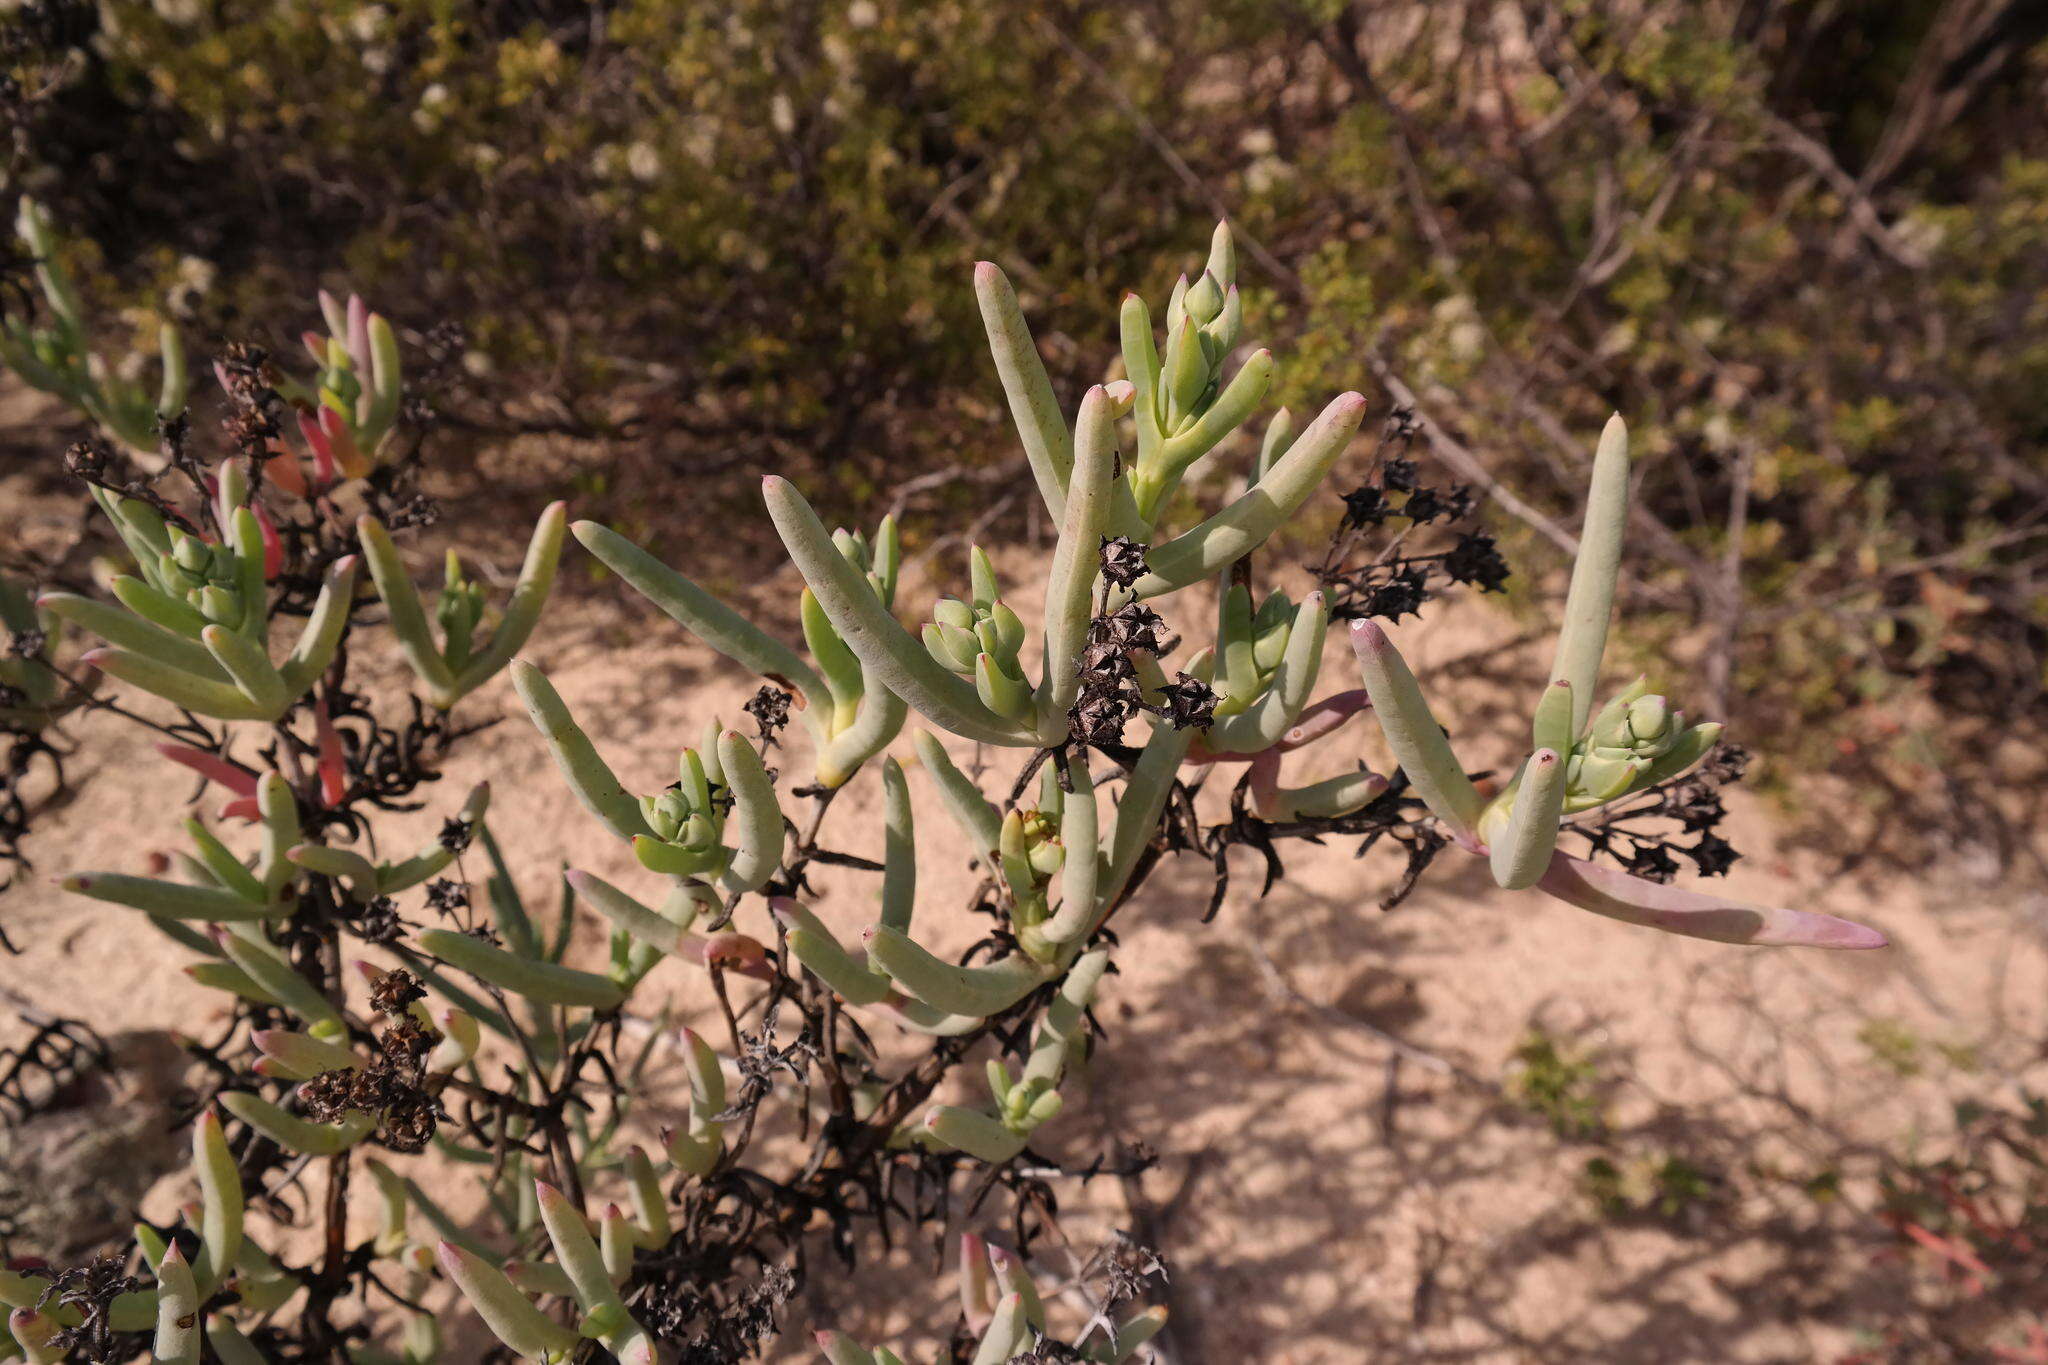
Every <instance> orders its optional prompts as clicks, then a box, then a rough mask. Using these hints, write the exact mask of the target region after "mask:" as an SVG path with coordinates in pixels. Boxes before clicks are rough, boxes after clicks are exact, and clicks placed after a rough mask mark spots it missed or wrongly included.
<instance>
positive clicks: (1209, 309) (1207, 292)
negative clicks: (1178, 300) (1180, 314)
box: [1183, 270, 1223, 327]
mask: <svg viewBox="0 0 2048 1365" xmlns="http://www.w3.org/2000/svg"><path fill="white" fill-rule="evenodd" d="M1183 306H1184V307H1185V308H1186V309H1187V315H1188V316H1189V317H1190V318H1192V319H1193V320H1194V323H1195V325H1196V326H1197V327H1200V326H1203V325H1205V324H1207V323H1209V322H1213V321H1214V320H1215V319H1216V318H1217V317H1218V316H1219V315H1220V314H1221V313H1222V312H1223V286H1221V285H1219V284H1218V283H1216V277H1215V276H1214V275H1212V274H1210V273H1209V272H1208V271H1206V270H1204V271H1203V272H1202V278H1201V279H1199V280H1197V281H1195V283H1194V285H1193V286H1192V287H1191V288H1190V289H1189V290H1188V294H1187V300H1186V303H1185V304H1184V305H1183Z"/></svg>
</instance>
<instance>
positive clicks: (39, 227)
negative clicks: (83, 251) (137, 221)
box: [0, 196, 191, 456]
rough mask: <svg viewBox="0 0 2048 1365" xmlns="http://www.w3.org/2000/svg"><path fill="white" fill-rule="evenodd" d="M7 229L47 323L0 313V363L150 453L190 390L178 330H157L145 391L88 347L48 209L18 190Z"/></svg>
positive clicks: (86, 323)
mask: <svg viewBox="0 0 2048 1365" xmlns="http://www.w3.org/2000/svg"><path fill="white" fill-rule="evenodd" d="M14 230H15V233H16V235H18V236H19V237H20V238H21V241H22V244H23V245H24V246H26V247H27V248H28V251H29V254H30V256H31V257H32V258H33V259H34V261H35V278H36V285H37V288H38V290H39V292H40V293H41V295H42V299H43V303H44V305H45V306H46V307H47V308H48V309H49V322H48V323H47V324H46V325H44V326H41V327H38V326H35V325H34V323H33V322H32V321H31V320H30V319H28V318H22V317H8V318H0V365H5V366H6V367H7V368H8V369H10V370H12V371H14V373H16V374H17V375H19V376H21V378H22V380H23V382H25V383H27V384H29V385H30V386H31V387H34V388H37V389H41V390H42V391H43V392H45V393H48V394H52V395H54V396H55V397H58V398H61V399H63V400H64V401H65V402H67V403H69V404H70V405H71V406H73V407H75V408H77V409H78V410H79V411H81V412H83V413H85V414H86V415H87V416H89V417H90V418H92V420H93V421H94V422H96V423H98V424H99V426H100V427H101V428H102V429H103V430H105V431H106V432H107V433H109V434H110V435H112V436H113V437H114V438H115V439H117V440H119V441H120V442H121V443H122V444H123V445H126V446H127V447H128V448H129V449H130V450H133V451H136V452H137V453H139V454H142V455H145V456H154V455H155V454H156V453H157V428H158V425H159V424H160V423H161V422H162V421H163V419H165V418H167V417H174V416H176V415H177V414H178V413H180V412H183V411H184V410H185V399H186V395H187V394H188V393H189V392H190V389H191V380H190V376H189V375H188V373H187V371H186V364H185V345H184V342H183V341H182V340H181V339H180V338H179V336H178V329H177V328H175V327H173V326H171V325H170V324H169V323H165V324H164V325H163V326H162V327H161V328H159V329H158V332H157V347H158V357H157V358H158V367H159V369H160V371H161V377H160V380H159V383H158V385H157V387H156V389H155V391H154V392H151V391H150V390H149V389H147V388H145V387H144V386H143V385H142V384H141V383H140V382H138V381H137V380H136V379H134V378H132V377H129V376H126V375H124V374H123V373H122V372H121V371H122V369H123V368H124V367H122V366H118V365H109V364H108V363H107V362H106V360H105V359H104V358H103V357H102V356H101V355H100V354H99V353H98V352H96V351H94V350H92V349H91V347H90V345H89V338H88V333H89V331H90V329H91V322H90V319H88V318H87V316H86V313H85V305H84V303H83V302H82V301H81V300H80V298H79V295H78V290H77V288H76V286H74V285H73V284H72V281H71V276H70V274H69V272H67V271H66V270H65V269H64V263H63V260H62V259H61V256H62V250H63V247H62V243H61V242H60V241H59V240H58V237H57V229H56V225H55V224H54V223H53V222H52V221H51V218H50V211H49V210H48V209H46V208H44V207H43V206H42V205H41V204H38V203H37V202H36V201H35V200H33V199H30V198H28V197H26V196H23V198H22V199H21V202H20V205H19V209H18V211H17V213H16V215H15V219H14ZM138 359H139V357H138Z"/></svg>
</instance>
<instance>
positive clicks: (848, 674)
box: [572, 517, 908, 788]
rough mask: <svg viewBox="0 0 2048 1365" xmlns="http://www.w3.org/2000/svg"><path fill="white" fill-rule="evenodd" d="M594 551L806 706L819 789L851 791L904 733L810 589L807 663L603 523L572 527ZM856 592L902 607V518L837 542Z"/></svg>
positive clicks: (806, 596)
mask: <svg viewBox="0 0 2048 1365" xmlns="http://www.w3.org/2000/svg"><path fill="white" fill-rule="evenodd" d="M572 529H573V530H574V531H575V533H576V538H577V539H578V540H579V541H581V542H582V543H583V546H584V548H585V549H587V550H589V551H590V552H591V553H592V554H594V555H596V556H597V558H598V559H599V560H600V561H602V562H603V564H604V565H605V567H607V568H609V569H610V570H611V571H612V572H613V573H616V574H617V575H619V577H621V578H623V579H625V580H626V581H627V582H628V583H630V584H632V585H633V586H634V587H635V588H637V589H638V590H639V591H640V592H641V593H643V594H645V595H646V597H647V599H648V600H649V601H651V602H653V603H654V604H655V605H656V606H658V607H660V608H661V609H662V610H663V611H664V612H666V613H668V615H669V616H671V617H673V618H674V619H675V620H676V621H677V622H679V623H680V624H681V625H682V626H683V627H684V628H685V629H687V630H689V631H690V632H691V633H692V634H694V635H696V636H697V637H698V638H699V639H701V640H703V641H704V643H706V644H708V645H710V646H711V647H712V648H713V649H715V650H717V651H718V652H719V653H721V654H723V655H725V656H726V657H727V658H729V659H731V660H733V661H734V662H735V663H738V664H740V665H741V666H742V667H745V668H748V669H751V670H752V671H753V672H755V673H756V674H758V675H760V676H761V677H762V678H764V679H766V680H767V681H768V682H770V683H771V684H773V685H774V686H776V687H779V688H781V689H783V690H785V691H788V692H791V693H793V694H795V695H796V697H797V698H799V705H800V706H801V708H802V709H801V710H800V711H799V712H798V714H799V715H801V716H802V718H803V722H804V725H805V728H806V729H808V730H809V731H810V733H811V738H812V741H813V745H814V747H815V749H816V757H815V759H814V764H815V773H816V776H817V781H818V785H820V786H823V787H831V788H836V787H840V786H843V785H844V784H845V783H846V782H847V780H848V779H849V778H851V777H852V776H853V775H854V773H855V772H857V771H859V769H860V767H861V765H862V764H863V763H866V762H867V761H868V760H869V759H870V758H873V757H874V756H875V755H876V754H878V753H880V752H881V751H882V750H883V749H884V748H886V747H887V746H888V745H889V744H890V743H891V742H892V741H894V740H895V738H896V736H897V735H898V734H899V733H900V732H901V731H902V729H903V720H904V717H905V715H906V714H908V713H907V711H906V710H905V708H904V705H903V703H902V701H901V700H899V699H898V697H897V696H896V694H895V693H894V692H892V691H890V690H889V688H888V686H887V685H886V684H885V683H884V682H883V681H882V679H881V678H880V676H879V675H877V674H875V673H874V672H873V671H872V670H871V669H870V668H869V667H868V666H867V665H866V664H864V663H863V662H862V661H861V660H859V659H858V658H856V657H855V655H854V653H853V651H852V650H851V649H849V648H848V647H847V643H846V641H845V640H844V639H843V638H842V637H841V635H840V633H839V629H838V627H837V626H835V625H834V624H833V622H832V620H831V619H830V618H829V617H828V616H827V615H826V613H825V611H824V609H823V608H822V607H821V606H820V605H819V604H818V599H817V597H816V595H815V594H813V593H812V591H811V590H810V589H809V588H805V589H804V590H803V592H802V593H801V594H800V597H799V602H798V606H799V611H800V616H801V619H802V622H803V633H804V644H805V647H806V648H807V650H808V651H809V654H810V658H809V660H808V661H806V660H805V658H804V657H803V656H802V655H800V654H798V653H797V652H796V651H795V650H793V649H791V648H790V647H789V646H787V645H785V644H783V643H782V642H781V641H779V640H777V639H775V638H774V637H773V636H771V635H769V634H768V633H767V632H765V631H763V630H761V629H760V628H759V627H757V626H755V625H754V624H753V623H752V622H751V621H748V620H747V619H746V618H745V617H743V616H741V615H740V614H739V613H738V612H735V611H734V610H732V608H730V607H728V606H726V605H725V604H724V603H723V602H720V601H719V600H718V599H717V598H715V597H713V596H712V595H711V594H709V593H707V592H706V591H704V589H702V588H700V587H698V586H697V585H696V584H695V583H693V582H691V581H690V580H689V579H687V578H685V577H683V575H681V574H679V573H677V572H676V571H675V570H673V569H671V568H669V567H668V566H667V565H665V564H663V563H662V562H661V561H660V560H658V559H656V558H655V557H654V556H653V555H651V554H649V553H648V552H647V551H645V550H643V549H641V548H640V547H639V546H637V545H635V544H633V542H632V541H630V540H627V539H626V538H625V537H624V536H621V535H619V534H618V533H617V532H615V531H613V530H611V529H610V528H608V527H604V526H600V525H598V524H597V523H596V522H589V521H579V522H577V523H576V525H575V526H574V527H573V528H572ZM830 540H831V543H832V547H833V551H834V553H835V554H836V555H837V556H839V557H840V558H841V559H842V560H843V561H844V563H845V566H846V570H847V577H848V579H849V581H850V582H851V583H852V584H853V585H854V586H853V587H852V589H851V590H852V591H854V592H856V593H860V594H862V595H864V596H866V597H867V598H868V599H870V600H872V601H873V602H874V603H875V604H877V605H878V606H879V608H880V609H881V610H882V611H884V612H886V611H888V610H889V609H890V608H891V607H893V606H894V605H895V601H896V574H897V570H898V568H899V566H900V564H901V559H902V549H901V545H900V543H899V541H898V537H897V533H896V522H895V519H894V518H893V517H884V518H883V519H882V524H881V526H880V527H879V528H878V529H877V530H876V532H875V536H874V539H873V540H872V541H870V540H869V539H867V538H866V537H865V536H863V535H861V534H860V533H859V532H857V531H847V530H840V531H836V532H834V533H833V534H832V536H831V537H830Z"/></svg>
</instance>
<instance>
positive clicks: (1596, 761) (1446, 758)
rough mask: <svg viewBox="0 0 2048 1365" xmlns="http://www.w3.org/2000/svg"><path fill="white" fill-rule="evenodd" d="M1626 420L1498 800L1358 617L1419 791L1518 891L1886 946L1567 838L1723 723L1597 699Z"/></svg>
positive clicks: (1700, 750)
mask: <svg viewBox="0 0 2048 1365" xmlns="http://www.w3.org/2000/svg"><path fill="white" fill-rule="evenodd" d="M1628 483H1629V469H1628V428H1627V426H1626V425H1625V424H1624V423H1623V422H1622V420H1621V417H1620V416H1619V415H1618V414H1617V415H1616V416H1615V417H1614V418H1613V419H1612V420H1610V421H1609V422H1608V424H1607V429H1606V430H1605V431H1603V432H1602V433H1601V435H1600V442H1599V445H1598V447H1597V449H1596V450H1595V452H1594V456H1593V475H1592V487H1591V491H1590V493H1589V495H1588V498H1587V505H1586V518H1585V525H1584V527H1583V529H1582V531H1581V533H1580V541H1579V553H1578V558H1577V560H1576V562H1575V563H1574V564H1573V566H1572V578H1571V587H1570V590H1569V591H1568V592H1567V594H1566V597H1565V608H1564V622H1563V624H1562V626H1561V627H1560V629H1559V631H1558V637H1557V652H1556V657H1555V661H1554V662H1553V664H1552V666H1551V680H1550V683H1549V684H1548V685H1547V686H1546V687H1545V689H1544V691H1543V695H1542V696H1541V697H1540V698H1539V699H1538V701H1537V703H1536V706H1535V708H1534V714H1533V717H1532V720H1531V732H1532V741H1533V745H1534V747H1533V749H1532V751H1531V752H1530V754H1529V756H1528V757H1527V758H1526V759H1524V760H1523V762H1522V764H1521V765H1520V767H1519V768H1518V769H1517V771H1516V773H1515V776H1514V778H1513V779H1512V780H1511V781H1510V782H1508V783H1507V784H1506V786H1505V787H1503V788H1502V790H1501V792H1500V793H1499V794H1498V795H1497V796H1495V797H1493V798H1492V800H1490V801H1489V800H1487V799H1486V798H1484V797H1482V796H1481V795H1480V793H1479V789H1478V788H1477V787H1475V786H1474V785H1473V784H1472V781H1471V779H1470V778H1469V777H1467V776H1466V773H1465V769H1464V767H1463V765H1462V764H1461V763H1460V762H1459V761H1458V757H1457V755H1456V753H1454V752H1453V751H1452V749H1451V746H1450V743H1449V742H1448V741H1447V740H1446V739H1445V738H1444V732H1443V729H1442V727H1441V726H1439V725H1438V724H1437V721H1436V718H1435V717H1434V716H1433V715H1431V713H1430V710H1429V704H1428V703H1427V702H1426V701H1424V700H1423V697H1422V692H1421V689H1420V687H1419V686H1418V685H1417V684H1416V681H1415V676H1414V674H1413V673H1411V672H1410V671H1409V669H1408V665H1407V663H1406V662H1405V661H1404V660H1403V659H1402V658H1401V655H1400V652H1399V651H1398V650H1396V649H1395V648H1394V643H1393V641H1392V640H1391V639H1389V638H1388V637H1387V633H1386V631H1385V630H1383V629H1382V628H1381V627H1380V626H1378V625H1377V624H1375V623H1374V622H1372V621H1369V620H1366V621H1357V622H1354V623H1353V624H1352V627H1351V643H1352V648H1353V650H1354V651H1355V652H1356V653H1357V656H1358V662H1359V666H1360V668H1361V669H1362V670H1363V672H1364V674H1365V687H1366V691H1367V692H1368V693H1369V694H1370V695H1371V697H1372V702H1373V709H1374V714H1375V715H1377V716H1378V717H1379V721H1380V727H1381V730H1382V731H1383V732H1384V733H1385V735H1386V737H1387V743H1388V746H1389V747H1390V748H1392V750H1393V751H1394V756H1395V758H1396V759H1398V760H1399V761H1400V764H1401V768H1402V771H1403V772H1405V773H1406V774H1407V775H1408V779H1409V782H1410V784H1411V785H1412V786H1413V788H1414V790H1415V793H1416V794H1417V795H1418V796H1420V797H1421V798H1422V799H1423V800H1424V801H1425V802H1427V803H1428V805H1429V808H1430V810H1431V811H1432V812H1434V813H1435V815H1436V817H1437V818H1438V819H1439V820H1441V821H1442V822H1443V824H1444V827H1445V829H1446V830H1447V831H1448V832H1449V833H1450V835H1451V837H1452V838H1453V840H1454V841H1455V842H1456V843H1457V844H1458V846H1459V847H1461V848H1463V849H1465V850H1466V851H1467V852H1470V853H1474V854H1480V855H1483V856H1485V857H1487V858H1488V859H1489V861H1490V863H1491V865H1492V869H1493V875H1494V880H1495V881H1497V882H1499V883H1500V885H1501V886H1503V887H1506V888H1509V889H1511V890H1521V889H1525V888H1528V887H1539V888H1541V889H1542V890H1544V891H1546V892H1548V893H1549V894H1551V895H1553V896H1555V897H1557V898H1558V899H1559V900H1562V901H1565V902H1567V903H1568V904H1571V905H1576V906H1578V907H1579V908H1580V909H1582V910H1590V911H1592V912H1593V913H1594V914H1597V915H1606V916H1608V917H1609V918H1611V919H1618V920H1622V921H1624V922H1626V923H1630V924H1640V925H1644V926H1646V927H1649V928H1654V929H1662V930H1664V931H1665V932H1667V933H1673V934H1682V935H1685V936H1687V937H1691V938H1705V939H1714V940H1717V941H1720V942H1723V943H1748V944H1756V945H1759V946H1766V945H1790V946H1799V947H1813V948H1881V947H1883V946H1884V945H1885V938H1884V935H1882V934H1880V933H1878V932H1877V931H1875V930H1873V929H1868V928H1865V927H1864V926H1862V925H1860V924H1853V923H1851V922H1849V921H1847V920H1843V919H1838V918H1836V917H1834V916H1832V915H1823V914H1818V913H1815V912H1812V911H1806V910H1788V909H1779V908H1775V907H1770V906H1758V905H1750V904H1747V903H1745V902H1742V901H1736V900H1729V899H1726V898H1723V897H1718V896H1712V895H1707V894H1703V893H1700V892H1696V891H1688V890H1685V889H1683V888H1681V887H1672V886H1665V885H1662V884H1660V883H1658V882H1653V881H1648V880H1646V879H1644V878H1641V877H1635V876H1630V875H1629V874H1627V873H1625V872H1620V871H1617V870H1615V869H1613V868H1607V867H1601V866H1598V865H1596V864H1594V863H1591V862H1588V861H1586V860H1584V859H1580V858H1574V857H1572V856H1570V855H1569V854H1567V853H1565V852H1563V851H1562V850H1560V849H1559V848H1558V847H1557V836H1558V830H1559V827H1560V819H1561V817H1562V816H1564V815H1566V814H1570V813H1576V812H1579V811H1585V810H1592V809H1596V808H1597V807H1599V806H1602V805H1605V804H1607V803H1608V802H1611V801H1615V800H1619V799H1620V798H1622V797H1624V796H1627V795H1629V794H1630V793H1632V792H1636V791H1640V790H1642V789H1643V788H1645V787H1648V786H1652V785H1654V784H1656V783H1658V782H1663V781H1666V780H1668V779H1670V778H1673V777H1676V776H1678V775H1679V774H1681V773H1683V772H1684V771H1686V770H1687V769H1688V768H1690V767H1692V766H1693V765H1694V764H1695V763H1697V762H1699V760H1700V759H1701V758H1703V757H1705V756H1706V754H1707V752H1708V751H1709V750H1710V749H1712V748H1713V747H1714V744H1715V743H1716V741H1717V740H1718V739H1719V737H1720V734H1721V727H1720V726H1719V725H1717V724H1712V723H1708V724H1703V725H1687V724H1686V722H1685V717H1684V715H1683V713H1681V712H1678V711H1675V710H1673V709H1672V708H1671V706H1670V704H1669V703H1668V702H1667V701H1666V700H1665V699H1664V698H1663V697H1661V696H1654V695H1650V694H1649V692H1648V687H1647V684H1646V683H1644V682H1642V681H1638V682H1636V683H1632V684H1631V685H1630V686H1628V687H1626V688H1624V689H1623V690H1622V691H1621V692H1619V693H1617V694H1616V695H1615V696H1614V697H1613V698H1612V699H1611V700H1610V701H1609V702H1608V703H1607V704H1606V705H1605V706H1603V707H1602V708H1601V709H1600V711H1599V712H1598V714H1593V713H1592V699H1593V695H1594V692H1595V690H1596V688H1597V686H1598V683H1599V672H1600V661H1601V658H1602V656H1603V655H1604V654H1605V652H1606V647H1607V632H1608V624H1609V620H1610V618H1611V617H1612V615H1613V612H1614V594H1615V583H1616V578H1617V576H1618V574H1619V573H1620V568H1621V546H1622V532H1623V530H1624V527H1625V524H1626V522H1627V518H1628Z"/></svg>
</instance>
